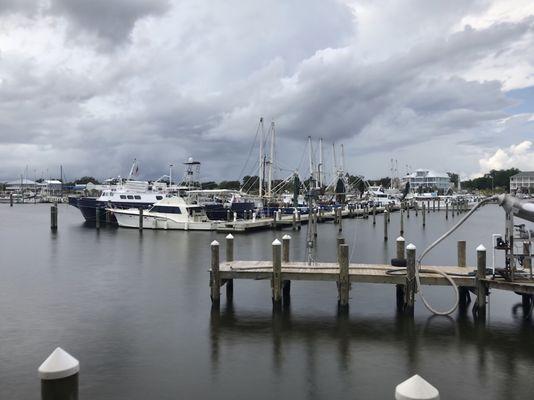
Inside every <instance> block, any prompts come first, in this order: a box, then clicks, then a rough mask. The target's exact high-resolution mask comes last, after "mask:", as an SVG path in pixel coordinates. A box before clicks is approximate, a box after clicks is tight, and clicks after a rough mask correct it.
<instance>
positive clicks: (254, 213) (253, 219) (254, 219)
mask: <svg viewBox="0 0 534 400" xmlns="http://www.w3.org/2000/svg"><path fill="white" fill-rule="evenodd" d="M252 222H256V212H253V213H252Z"/></svg>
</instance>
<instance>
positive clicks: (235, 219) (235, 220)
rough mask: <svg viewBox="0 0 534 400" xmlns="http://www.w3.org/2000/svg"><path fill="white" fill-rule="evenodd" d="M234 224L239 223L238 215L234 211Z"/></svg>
mask: <svg viewBox="0 0 534 400" xmlns="http://www.w3.org/2000/svg"><path fill="white" fill-rule="evenodd" d="M233 220H234V222H237V213H236V212H235V211H234V218H233Z"/></svg>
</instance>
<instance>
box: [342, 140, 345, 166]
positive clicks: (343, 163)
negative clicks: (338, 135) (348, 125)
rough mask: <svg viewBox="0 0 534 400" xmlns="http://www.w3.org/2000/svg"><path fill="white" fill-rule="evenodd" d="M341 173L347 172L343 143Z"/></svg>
mask: <svg viewBox="0 0 534 400" xmlns="http://www.w3.org/2000/svg"><path fill="white" fill-rule="evenodd" d="M341 171H342V172H344V171H345V147H343V143H341Z"/></svg>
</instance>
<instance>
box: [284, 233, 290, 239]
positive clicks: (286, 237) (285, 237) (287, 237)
mask: <svg viewBox="0 0 534 400" xmlns="http://www.w3.org/2000/svg"><path fill="white" fill-rule="evenodd" d="M282 239H285V240H290V239H291V236H289V235H288V234H287V233H286V234H285V235H284V236H282Z"/></svg>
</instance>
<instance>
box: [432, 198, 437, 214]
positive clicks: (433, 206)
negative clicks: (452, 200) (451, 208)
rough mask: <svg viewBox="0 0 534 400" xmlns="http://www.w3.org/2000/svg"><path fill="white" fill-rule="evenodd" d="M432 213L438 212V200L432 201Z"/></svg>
mask: <svg viewBox="0 0 534 400" xmlns="http://www.w3.org/2000/svg"><path fill="white" fill-rule="evenodd" d="M432 212H436V199H432Z"/></svg>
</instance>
